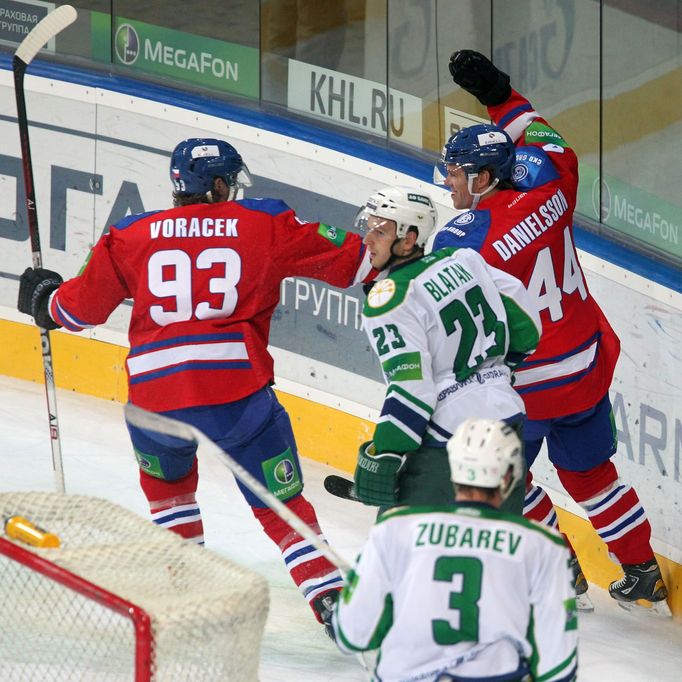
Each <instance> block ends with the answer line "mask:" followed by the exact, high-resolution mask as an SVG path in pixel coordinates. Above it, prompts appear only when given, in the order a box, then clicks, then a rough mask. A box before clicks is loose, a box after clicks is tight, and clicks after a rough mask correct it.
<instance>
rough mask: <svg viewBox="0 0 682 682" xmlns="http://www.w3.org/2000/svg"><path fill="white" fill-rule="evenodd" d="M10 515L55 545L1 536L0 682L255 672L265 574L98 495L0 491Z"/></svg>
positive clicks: (252, 675)
mask: <svg viewBox="0 0 682 682" xmlns="http://www.w3.org/2000/svg"><path fill="white" fill-rule="evenodd" d="M15 515H18V516H23V517H26V518H27V519H30V520H31V521H32V522H33V523H35V524H36V525H37V526H40V527H42V528H44V529H45V530H49V531H50V532H51V533H54V534H55V535H57V536H58V537H59V539H60V547H58V548H45V549H42V548H37V547H30V546H28V545H25V544H23V543H21V542H19V541H15V540H13V539H11V538H8V537H7V536H6V535H0V679H2V680H3V682H15V681H16V682H19V681H23V680H37V679H40V680H41V681H42V680H44V681H46V682H47V681H55V682H57V681H59V680H69V682H71V681H75V680H84V681H85V680H87V681H88V682H90V681H95V680H101V681H102V682H109V681H111V682H117V681H118V680H121V681H123V680H126V682H128V681H130V680H135V682H143V681H152V680H154V681H156V682H167V681H168V682H170V681H172V680H190V679H191V680H194V679H196V680H202V681H204V680H206V681H210V680H240V681H241V680H244V681H250V680H257V679H258V662H259V657H260V643H261V639H262V634H263V629H264V626H265V620H266V617H267V612H268V603H269V598H268V587H267V582H266V581H265V579H264V578H262V577H260V576H258V575H257V574H255V573H253V572H252V571H249V570H247V569H245V568H243V567H241V566H238V565H236V564H233V563H232V562H230V561H228V560H227V559H225V558H223V557H221V556H219V555H217V554H215V553H213V552H211V551H210V550H208V549H205V548H202V547H199V546H197V545H194V544H192V543H187V542H185V541H183V540H182V538H180V537H179V536H176V535H175V534H173V533H171V532H170V531H167V530H164V529H161V528H158V527H156V526H154V525H153V524H152V523H151V522H149V521H146V520H145V519H142V518H140V517H138V516H137V515H135V514H133V513H132V512H130V511H128V510H126V509H123V508H122V507H119V506H118V505H115V504H113V503H111V502H107V501H105V500H100V499H97V498H93V497H87V496H81V495H64V494H59V493H0V519H6V518H8V517H11V516H15ZM3 525H4V524H3Z"/></svg>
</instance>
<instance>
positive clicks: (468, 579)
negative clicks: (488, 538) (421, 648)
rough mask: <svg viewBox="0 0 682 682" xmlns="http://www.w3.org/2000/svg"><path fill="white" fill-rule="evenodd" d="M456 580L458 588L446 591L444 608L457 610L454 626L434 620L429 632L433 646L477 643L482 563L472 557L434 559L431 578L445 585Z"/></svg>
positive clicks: (445, 621) (447, 622)
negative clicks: (447, 599) (446, 605)
mask: <svg viewBox="0 0 682 682" xmlns="http://www.w3.org/2000/svg"><path fill="white" fill-rule="evenodd" d="M455 578H458V579H459V580H458V581H457V584H458V589H457V591H456V592H450V594H449V603H448V606H449V608H450V609H453V610H455V611H458V612H459V613H458V619H457V620H458V625H459V627H457V628H455V627H453V626H452V623H451V622H449V621H447V620H443V619H436V620H432V621H431V632H432V634H433V639H434V641H435V642H436V643H437V644H441V645H442V646H447V645H449V644H457V643H458V642H478V617H479V608H478V600H479V599H480V598H481V580H482V579H483V564H482V563H481V560H480V559H476V558H475V557H452V556H441V557H438V559H436V564H435V566H434V569H433V579H434V580H436V581H443V582H446V583H454V582H455Z"/></svg>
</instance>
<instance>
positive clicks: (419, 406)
mask: <svg viewBox="0 0 682 682" xmlns="http://www.w3.org/2000/svg"><path fill="white" fill-rule="evenodd" d="M390 393H396V394H397V396H402V398H404V401H403V402H405V403H407V402H409V403H411V404H412V409H413V410H414V411H415V412H421V413H422V414H423V415H424V416H425V417H426V418H427V419H428V417H430V416H431V415H432V414H433V408H432V407H430V406H429V405H427V404H426V403H425V402H423V401H422V400H419V398H417V397H416V396H414V395H412V394H411V393H410V392H408V391H406V390H405V389H404V388H401V387H400V386H398V385H397V384H391V385H390V386H389V387H388V390H387V391H386V395H387V396H388V395H389V394H390ZM397 396H393V397H394V398H395V397H397ZM398 399H400V398H398Z"/></svg>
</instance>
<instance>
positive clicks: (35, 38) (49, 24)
mask: <svg viewBox="0 0 682 682" xmlns="http://www.w3.org/2000/svg"><path fill="white" fill-rule="evenodd" d="M77 16H78V13H77V12H76V10H75V9H74V8H73V7H72V6H71V5H62V6H61V7H57V9H56V10H54V11H53V12H50V13H49V14H48V15H47V16H46V17H44V18H43V19H41V20H40V21H39V22H38V23H37V24H36V25H35V26H34V27H33V29H32V30H31V32H30V33H29V34H28V35H27V36H26V37H25V38H24V40H23V41H22V42H21V45H19V47H18V48H17V51H16V52H15V53H14V58H15V59H18V60H20V61H21V62H23V64H24V65H28V64H30V63H31V62H32V61H33V58H34V57H35V56H36V55H37V54H38V52H40V50H41V49H42V47H43V46H44V45H46V44H47V43H48V42H49V41H50V40H51V39H52V38H54V37H55V36H56V35H57V34H58V33H59V32H61V31H63V30H64V29H65V28H66V27H67V26H69V25H70V24H73V22H74V21H76V17H77Z"/></svg>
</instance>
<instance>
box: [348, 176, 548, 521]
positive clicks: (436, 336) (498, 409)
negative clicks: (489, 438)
mask: <svg viewBox="0 0 682 682" xmlns="http://www.w3.org/2000/svg"><path fill="white" fill-rule="evenodd" d="M435 222H436V211H435V209H434V207H433V204H432V202H431V199H430V198H429V197H428V196H427V195H425V194H422V193H419V192H415V191H414V190H410V189H405V188H400V187H388V188H385V189H382V190H379V191H377V192H375V193H374V194H373V195H372V196H371V197H370V198H369V199H368V201H367V202H366V204H365V206H364V207H363V208H362V209H361V211H360V212H359V214H358V217H357V218H356V225H357V226H358V227H360V228H361V229H364V230H365V232H366V234H365V237H364V242H365V244H366V245H367V248H368V250H369V252H370V260H371V262H372V265H373V267H374V268H376V269H378V270H380V271H382V273H383V274H384V275H385V276H384V278H383V279H380V280H379V281H377V282H376V283H375V284H374V286H373V287H372V288H371V290H370V291H369V293H368V296H367V300H366V302H365V305H364V307H363V312H362V316H363V322H364V326H365V329H366V331H367V334H368V336H369V339H370V343H371V344H372V346H373V347H374V350H375V351H376V353H377V355H378V356H379V361H380V363H381V367H382V369H383V372H384V376H385V379H386V383H387V384H388V386H387V390H386V398H385V400H384V405H383V408H382V410H381V416H380V419H379V422H378V424H377V426H376V429H375V431H374V437H373V439H372V441H370V442H368V443H364V444H363V445H362V446H361V447H360V452H359V455H358V465H357V467H356V471H355V493H356V495H357V496H358V498H359V499H360V500H361V501H363V502H365V503H366V504H375V505H379V506H390V505H392V504H446V503H449V502H452V501H453V493H452V486H451V485H450V471H449V467H448V462H447V455H446V452H445V445H446V443H447V440H448V438H450V436H452V434H453V433H454V431H455V429H456V427H457V426H458V425H459V424H460V423H461V422H462V421H463V420H464V419H465V418H466V417H468V416H470V415H472V414H475V415H478V416H482V417H491V418H495V419H501V420H503V421H506V422H507V423H509V424H513V425H515V426H517V427H520V423H521V422H522V420H523V416H524V407H523V401H522V400H521V398H520V397H519V396H518V394H517V393H516V391H514V389H513V388H512V368H513V366H515V365H516V364H518V363H519V362H520V361H521V360H523V359H524V358H525V357H526V355H527V354H529V353H531V352H532V351H533V350H534V349H535V347H536V345H537V343H538V340H539V337H540V330H541V323H540V316H539V313H538V311H537V309H536V305H535V303H533V301H532V299H531V298H530V297H529V295H528V293H527V292H526V289H525V287H524V286H523V284H522V283H521V281H520V280H518V279H517V278H516V277H514V276H512V275H509V274H507V273H505V272H502V271H501V270H498V269H497V268H494V267H492V266H490V265H488V264H487V263H486V262H485V261H484V260H483V258H482V257H481V256H480V255H479V254H478V253H476V251H474V250H472V249H451V248H449V249H441V250H440V251H437V252H434V253H432V254H429V255H426V256H425V255H424V246H425V244H426V241H427V239H428V237H429V236H430V234H431V233H432V231H433V229H434V227H435ZM522 488H523V486H522V485H520V486H519V489H518V490H517V491H516V494H515V496H514V500H513V501H510V502H508V503H507V507H506V508H508V509H515V510H516V511H518V512H519V513H520V512H521V509H522V505H523V490H522Z"/></svg>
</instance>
